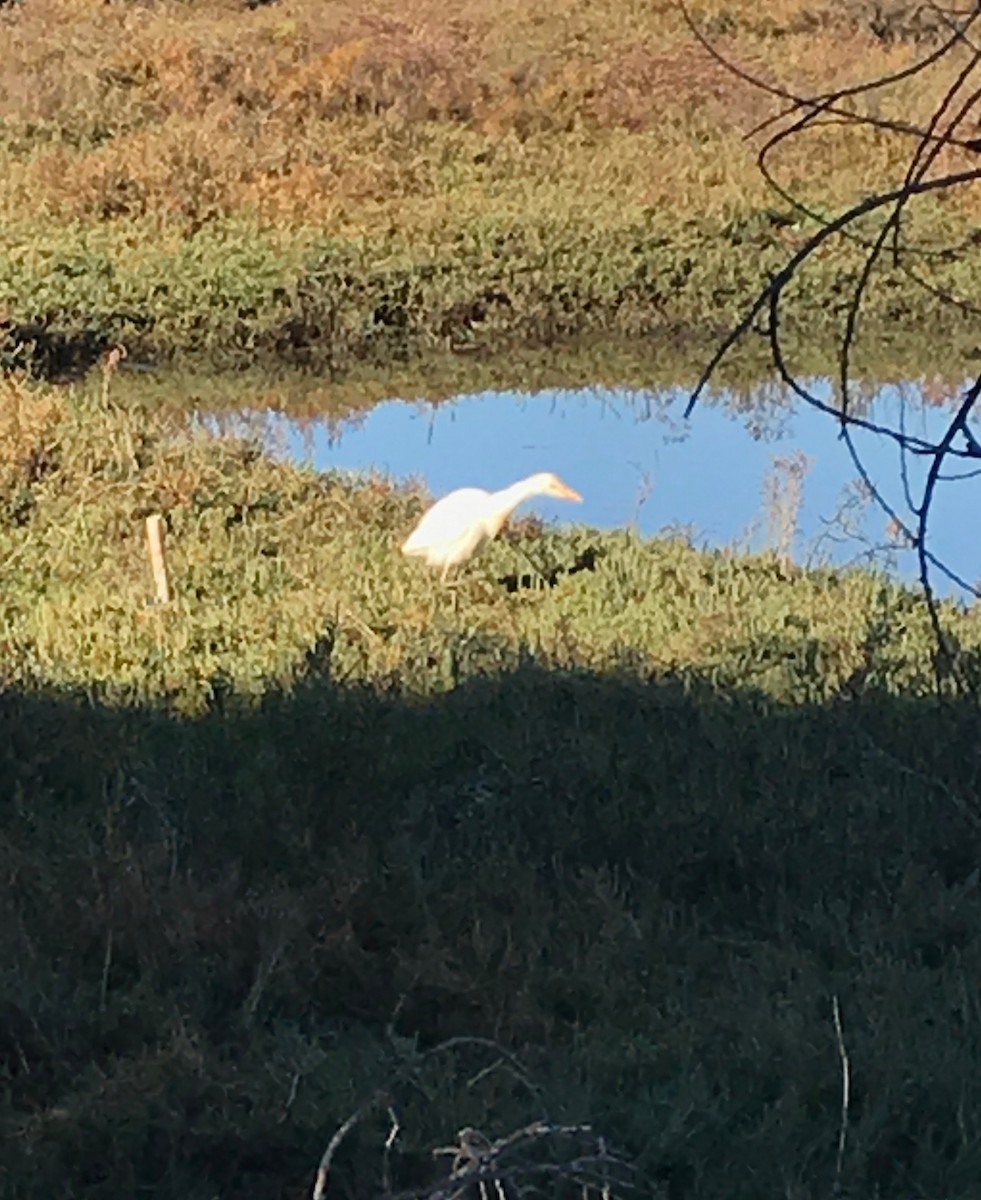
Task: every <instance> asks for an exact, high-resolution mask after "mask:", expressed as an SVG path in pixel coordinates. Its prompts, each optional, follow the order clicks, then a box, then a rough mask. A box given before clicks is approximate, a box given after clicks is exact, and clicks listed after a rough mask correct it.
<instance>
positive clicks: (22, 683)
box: [0, 383, 981, 1200]
mask: <svg viewBox="0 0 981 1200" xmlns="http://www.w3.org/2000/svg"><path fill="white" fill-rule="evenodd" d="M0 413H2V421H3V428H2V440H0V450H2V457H0V462H2V475H0V513H2V517H0V556H2V558H3V561H4V563H5V571H4V577H3V581H2V587H0V606H2V621H0V626H2V631H3V632H2V638H3V663H2V668H0V669H2V671H3V681H4V692H3V695H2V698H0V735H2V737H0V744H2V745H3V747H4V750H3V752H2V755H0V790H2V794H3V795H4V796H5V797H6V799H7V806H6V811H5V821H4V840H3V844H2V845H0V860H2V862H3V865H4V877H5V879H6V881H7V886H6V888H5V889H4V891H3V894H2V897H0V939H2V953H0V961H3V962H4V963H5V964H6V966H5V968H4V972H3V976H2V980H0V989H2V990H0V1004H2V1006H3V1014H4V1019H3V1022H2V1028H0V1063H2V1064H3V1070H4V1071H5V1072H6V1073H7V1077H8V1079H9V1081H10V1083H9V1084H8V1087H7V1088H6V1089H4V1090H3V1092H2V1093H0V1120H2V1121H3V1123H4V1125H5V1126H6V1127H8V1128H15V1129H16V1131H17V1136H16V1137H14V1138H9V1139H8V1140H7V1148H6V1151H5V1169H6V1171H7V1174H8V1179H10V1180H11V1182H12V1186H13V1187H14V1189H15V1190H16V1192H17V1194H18V1195H23V1196H31V1195H35V1194H36V1195H40V1194H42V1193H43V1194H46V1195H50V1194H51V1193H52V1192H53V1191H54V1190H57V1188H58V1187H59V1186H61V1184H62V1183H63V1182H64V1180H65V1179H71V1180H72V1181H73V1186H75V1187H76V1188H79V1189H80V1188H82V1187H83V1186H84V1187H86V1188H87V1189H88V1190H89V1191H91V1193H92V1194H93V1195H106V1196H110V1195H112V1196H118V1195H122V1194H129V1193H130V1192H132V1191H133V1190H134V1189H135V1188H136V1187H137V1186H139V1185H141V1184H143V1183H145V1182H146V1181H147V1180H152V1181H155V1182H154V1186H155V1187H156V1188H157V1190H158V1192H159V1194H160V1195H162V1196H168V1197H173V1198H174V1200H177V1198H178V1197H180V1198H181V1200H185V1198H186V1197H187V1196H196V1195H202V1196H203V1195H212V1194H222V1195H224V1194H231V1193H232V1192H233V1191H234V1192H235V1193H237V1194H241V1195H243V1196H247V1197H251V1196H255V1197H258V1196H260V1195H268V1194H270V1192H271V1191H278V1190H281V1189H282V1188H284V1187H292V1186H294V1185H295V1184H296V1182H297V1181H298V1180H302V1179H309V1177H310V1173H311V1170H312V1167H313V1166H314V1165H315V1163H316V1159H317V1157H318V1155H319V1154H320V1152H321V1150H322V1148H323V1146H324V1142H325V1135H329V1132H330V1131H331V1130H333V1129H334V1128H336V1126H337V1125H338V1124H339V1123H340V1121H341V1120H343V1118H344V1117H346V1116H347V1115H348V1114H349V1113H350V1112H352V1111H353V1110H354V1109H355V1107H356V1106H357V1104H358V1103H360V1102H361V1101H362V1100H363V1099H364V1098H365V1097H367V1096H370V1095H371V1094H372V1092H373V1089H374V1088H375V1087H376V1086H378V1085H379V1083H381V1082H384V1081H385V1080H386V1079H388V1078H389V1077H390V1075H391V1072H392V1070H393V1069H394V1068H395V1067H397V1066H398V1065H399V1064H405V1063H407V1062H408V1063H410V1065H411V1064H412V1063H413V1062H414V1061H415V1060H414V1059H413V1057H412V1056H413V1055H414V1054H416V1053H417V1052H418V1051H419V1050H423V1049H425V1048H426V1047H427V1046H429V1045H432V1044H433V1043H435V1042H439V1041H441V1040H443V1039H445V1038H446V1037H448V1036H453V1035H455V1034H468V1035H469V1034H478V1035H486V1036H493V1037H495V1038H496V1039H498V1040H499V1041H500V1042H502V1043H503V1044H504V1045H505V1046H507V1047H508V1048H509V1049H512V1050H514V1051H516V1052H518V1054H519V1057H520V1058H521V1060H522V1062H523V1064H524V1069H526V1070H527V1072H528V1074H529V1077H530V1078H531V1079H533V1080H534V1082H535V1085H536V1087H537V1088H539V1089H540V1091H538V1092H535V1091H530V1090H529V1088H528V1087H527V1086H526V1084H525V1083H524V1082H523V1081H522V1080H518V1079H515V1078H514V1077H513V1076H510V1075H509V1074H508V1073H507V1072H506V1071H496V1072H491V1073H490V1074H482V1073H481V1067H482V1065H483V1060H481V1061H474V1062H473V1064H472V1066H471V1065H470V1063H469V1061H468V1060H465V1059H460V1060H458V1061H455V1062H454V1064H452V1068H453V1069H451V1068H450V1066H447V1065H445V1064H442V1065H441V1064H440V1063H439V1062H438V1061H429V1062H428V1063H427V1065H426V1068H425V1070H423V1068H422V1066H419V1068H418V1074H417V1082H418V1084H419V1086H418V1087H412V1088H410V1089H408V1093H407V1094H406V1095H403V1094H402V1093H401V1092H400V1093H399V1104H400V1105H401V1106H402V1107H400V1110H399V1113H398V1116H399V1120H400V1122H401V1127H402V1133H401V1135H400V1140H399V1142H398V1143H397V1146H396V1151H395V1158H394V1160H393V1161H394V1163H395V1168H396V1169H397V1171H398V1172H399V1178H401V1179H403V1180H404V1179H408V1180H409V1181H410V1182H419V1181H420V1180H422V1179H425V1178H428V1177H429V1172H430V1171H431V1164H430V1160H429V1149H430V1148H431V1147H432V1146H435V1145H440V1144H445V1143H446V1141H447V1140H448V1137H450V1136H451V1135H452V1133H453V1131H455V1130H457V1129H459V1128H460V1127H461V1126H464V1125H468V1124H472V1125H474V1126H476V1127H478V1128H481V1129H484V1130H485V1131H488V1132H491V1133H496V1132H497V1131H507V1130H510V1129H514V1128H517V1127H518V1126H519V1125H520V1124H521V1123H523V1122H525V1121H527V1120H530V1119H532V1118H535V1117H537V1116H539V1115H541V1113H542V1111H543V1109H544V1110H545V1111H546V1112H547V1113H548V1114H549V1115H550V1116H551V1117H552V1118H553V1119H556V1120H563V1121H577V1120H580V1119H583V1118H585V1117H589V1118H591V1119H594V1120H596V1121H597V1123H598V1126H599V1127H600V1128H602V1129H604V1130H609V1131H610V1133H611V1135H612V1136H613V1137H614V1138H615V1140H616V1142H617V1144H618V1146H619V1147H621V1148H623V1149H624V1150H626V1151H627V1152H628V1153H629V1154H630V1155H631V1156H633V1157H635V1158H637V1160H638V1163H639V1168H640V1170H641V1172H642V1176H641V1178H642V1181H643V1183H644V1187H645V1189H646V1194H649V1195H653V1194H657V1191H658V1189H660V1190H661V1191H664V1190H666V1189H667V1191H668V1192H669V1193H670V1194H672V1195H677V1196H695V1195H698V1196H704V1197H708V1198H710V1200H751V1198H752V1200H756V1198H757V1197H759V1196H760V1195H761V1193H766V1194H768V1195H769V1194H773V1195H777V1194H800V1195H806V1194H811V1193H812V1192H813V1190H814V1188H817V1187H819V1186H822V1187H823V1181H825V1180H827V1179H829V1178H831V1177H832V1173H833V1169H834V1157H835V1143H836V1138H837V1133H838V1111H839V1110H838V1103H839V1095H840V1090H839V1089H840V1077H839V1062H838V1057H837V1052H836V1047H835V1035H834V1028H833V1024H832V1019H831V1012H832V1010H831V1002H832V996H833V995H836V996H838V998H839V1001H840V1006H841V1011H842V1014H843V1019H844V1029H845V1035H846V1038H847V1049H848V1053H849V1055H850V1058H851V1063H852V1070H853V1079H854V1086H855V1093H854V1098H853V1107H852V1112H851V1116H850V1128H849V1140H848V1156H849V1157H848V1160H847V1162H846V1173H847V1174H846V1178H854V1179H857V1180H861V1181H862V1187H864V1188H866V1190H867V1191H868V1192H869V1194H872V1193H873V1192H875V1191H876V1189H878V1191H879V1193H880V1194H882V1195H888V1194H896V1188H897V1187H899V1186H900V1184H901V1185H902V1186H904V1187H906V1186H909V1187H915V1190H917V1191H918V1192H919V1193H921V1194H925V1195H948V1196H962V1197H967V1196H969V1195H970V1194H971V1189H972V1188H974V1187H975V1186H976V1180H977V1177H978V1171H977V1167H978V1163H977V1159H976V1151H975V1148H974V1146H973V1143H972V1142H970V1140H965V1139H963V1138H962V1137H961V1135H960V1132H959V1125H958V1117H957V1114H958V1113H959V1112H963V1111H969V1110H970V1108H971V1107H972V1106H973V1107H976V1106H977V1104H978V1101H979V1100H981V1096H979V1095H978V1089H979V1087H981V1082H979V1081H981V1072H979V1071H978V1069H977V1063H976V1062H975V1061H974V1056H973V1053H972V1052H971V1050H970V1046H971V1042H970V1039H969V1038H967V1039H966V1038H965V1035H964V1028H965V1023H969V1022H970V1021H971V1020H972V1019H973V1017H972V1016H971V1012H972V1010H971V1008H970V1004H971V1001H970V997H969V996H966V993H965V991H964V988H965V986H966V985H965V981H966V980H967V981H969V980H970V979H971V978H972V977H973V976H974V975H976V968H977V966H978V962H977V960H978V955H979V953H981V942H979V936H978V931H979V930H981V911H979V909H978V899H977V888H976V887H974V886H973V880H974V875H973V874H972V872H974V871H975V866H976V862H977V857H978V845H977V839H978V818H977V816H976V814H975V813H974V800H975V796H976V793H977V785H978V779H977V769H976V766H977V764H976V756H975V755H974V754H973V750H972V748H973V746H974V743H975V740H976V729H977V724H976V722H977V711H976V687H977V679H978V669H977V655H978V646H979V642H978V633H977V628H976V620H975V618H974V617H973V616H970V615H967V614H965V613H963V612H962V611H960V610H957V609H954V608H953V607H951V608H947V609H945V617H946V619H947V620H948V621H949V624H950V627H951V629H952V631H953V632H954V633H955V634H956V636H957V637H958V638H960V640H961V643H962V647H963V650H962V657H961V660H960V661H959V663H958V664H957V668H958V672H959V675H958V680H955V679H954V677H952V676H948V677H946V678H945V679H944V680H943V682H942V686H941V694H939V695H938V694H937V692H936V680H935V664H934V661H933V658H932V653H931V652H932V640H931V632H930V627H929V622H928V620H927V617H926V614H925V613H924V611H923V608H922V604H921V602H920V601H919V600H918V599H917V598H916V597H915V596H914V595H913V594H912V593H910V592H907V591H904V590H903V589H901V588H899V587H896V586H894V585H893V584H890V583H888V582H886V581H884V580H883V579H881V578H876V577H873V576H870V575H865V574H861V573H857V572H856V573H850V574H847V575H838V574H835V573H831V572H822V573H806V572H801V571H799V570H796V569H794V568H792V567H788V566H785V565H783V564H781V563H780V562H779V561H778V560H777V559H776V557H775V556H774V555H772V554H765V555H757V556H750V557H745V558H736V557H733V556H730V555H726V554H723V553H716V554H705V553H701V552H697V551H695V550H693V549H691V548H690V547H689V546H688V545H686V544H685V543H684V542H683V541H682V540H673V539H664V540H655V541H650V542H644V541H642V540H641V539H639V538H637V537H636V536H634V535H633V534H630V533H628V532H621V533H614V534H604V535H595V534H591V533H588V532H587V531H580V530H575V529H572V530H569V531H564V532H560V531H556V530H552V529H545V530H544V531H542V532H541V533H540V534H539V535H536V537H535V541H534V544H533V546H531V547H530V548H531V549H533V552H534V556H535V558H536V559H539V560H541V562H542V563H543V565H544V566H545V567H549V566H552V565H567V564H568V563H569V562H570V561H572V560H573V559H574V558H575V556H577V555H579V554H581V553H582V552H583V551H585V550H586V549H587V548H592V549H593V551H594V555H593V558H592V562H591V566H590V567H589V569H583V570H579V571H577V572H576V573H575V574H571V573H569V572H568V571H566V572H563V573H556V575H555V578H554V586H537V587H516V588H515V589H514V590H513V591H509V590H508V587H507V585H506V584H502V583H500V582H499V579H500V578H501V577H503V576H506V575H507V573H508V572H513V571H514V569H515V564H516V563H518V562H519V561H520V565H521V568H522V569H524V568H525V567H526V560H524V559H523V558H520V559H519V556H518V555H517V548H516V547H515V546H514V545H511V544H509V543H508V542H507V541H502V542H500V543H495V544H493V545H491V546H490V547H488V549H487V551H486V552H485V553H484V554H483V555H482V557H481V558H480V559H479V560H477V561H476V562H475V563H474V564H473V565H472V567H471V568H469V569H468V571H467V572H466V573H465V575H464V577H463V579H462V580H461V582H460V584H459V586H458V588H456V589H455V592H454V593H453V594H452V595H451V594H449V593H447V592H446V591H442V590H440V589H439V588H437V587H435V586H434V584H433V581H432V579H431V577H430V575H429V573H428V572H426V571H423V570H417V569H414V568H413V564H410V563H406V562H404V561H403V560H402V559H401V557H400V556H399V555H398V554H397V550H396V548H397V541H398V537H399V535H400V534H401V533H403V532H404V531H405V529H407V528H408V527H409V526H410V525H411V522H412V519H413V517H414V515H415V514H416V513H418V512H419V511H420V507H421V501H420V498H419V497H418V496H415V495H413V494H411V493H410V492H407V491H403V490H400V489H398V488H393V487H392V486H391V485H390V484H389V483H387V482H386V481H383V480H377V479H376V480H369V481H367V482H365V483H364V484H362V485H360V486H354V485H351V484H347V483H344V482H343V481H341V480H339V479H335V478H332V477H319V476H317V475H315V474H313V473H311V472H309V471H305V470H301V469H298V468H295V467H292V466H289V465H287V464H283V463H276V462H273V461H270V460H269V459H267V458H265V457H263V456H261V455H260V454H258V453H257V452H256V450H255V449H254V447H250V446H249V445H248V444H245V443H241V442H239V443H235V442H229V441H217V440H214V439H210V438H208V437H206V436H205V435H204V434H196V435H194V436H189V435H188V434H187V433H186V431H185V430H184V429H183V427H182V424H181V422H180V421H179V420H178V419H177V418H174V417H169V416H167V415H161V414H157V415H154V414H153V413H151V412H149V411H144V410H140V409H139V408H138V407H137V406H136V405H127V406H125V407H123V406H116V405H114V403H113V401H112V399H111V397H110V399H109V402H108V405H107V404H106V403H104V401H103V398H102V396H101V395H99V394H98V393H97V392H95V391H92V392H90V391H85V390H80V391H76V392H68V391H60V392H55V391H52V390H36V391H35V390H28V389H26V388H22V387H20V386H18V385H15V384H11V383H8V384H7V385H5V395H4V404H3V406H2V409H0ZM153 511H162V512H163V513H164V514H165V515H166V518H167V523H168V526H169V530H170V537H169V550H170V563H171V569H172V574H173V582H174V590H175V597H176V598H175V600H174V602H173V604H172V605H171V606H169V607H167V608H159V609H158V608H154V607H148V606H147V605H146V604H145V597H146V595H147V593H148V592H149V590H150V580H149V574H148V567H147V565H146V561H145V554H144V547H143V542H142V523H143V517H144V516H145V515H146V514H147V513H148V512H153ZM535 528H536V527H535V526H534V524H531V523H529V525H527V526H525V527H524V530H525V532H524V533H522V530H521V528H519V531H518V534H517V537H518V538H519V539H520V538H521V537H522V536H529V535H530V533H531V532H532V530H534V529H535ZM972 688H973V689H974V690H973V691H972V690H971V689H972ZM968 990H969V989H968ZM965 997H966V998H965ZM925 1009H927V1010H929V1011H942V1012H943V1013H944V1014H945V1019H944V1020H937V1021H935V1022H924V1021H923V1019H922V1014H923V1011H924V1010H925ZM478 1075H479V1076H480V1078H479V1079H477V1078H476V1077H477V1076H478ZM467 1080H475V1082H474V1083H473V1086H472V1087H467V1086H466V1081H467ZM911 1097H912V1099H911ZM720 1129H724V1130H725V1131H726V1134H725V1138H724V1139H723V1143H722V1148H721V1149H720V1136H719V1131H720ZM923 1129H930V1130H932V1131H933V1132H932V1134H931V1136H930V1137H928V1138H927V1137H923V1136H921V1132H922V1130H923ZM386 1133H387V1126H386V1125H383V1126H382V1128H381V1129H377V1130H376V1129H375V1128H374V1127H371V1128H368V1127H366V1128H365V1129H363V1130H361V1131H360V1132H359V1134H358V1138H360V1139H361V1140H357V1139H355V1141H354V1142H353V1143H352V1144H351V1145H350V1146H349V1147H348V1148H347V1151H346V1154H345V1155H339V1156H338V1160H337V1161H336V1162H335V1164H334V1167H335V1172H334V1181H333V1184H334V1186H335V1187H336V1189H337V1194H339V1195H357V1196H364V1195H371V1194H373V1188H374V1187H375V1186H376V1185H377V1173H376V1172H377V1165H378V1162H379V1155H378V1153H376V1152H377V1151H380V1149H381V1142H382V1141H383V1140H384V1137H385V1136H386Z"/></svg>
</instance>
